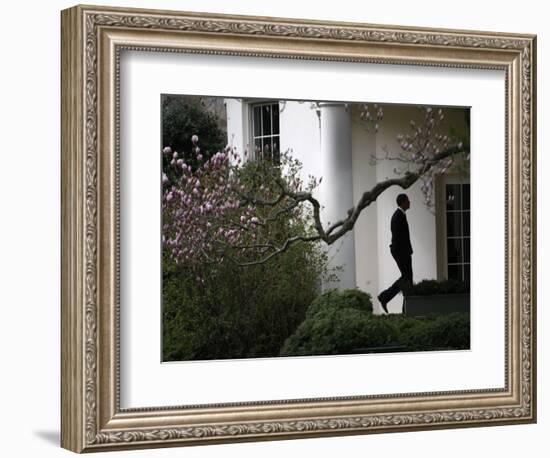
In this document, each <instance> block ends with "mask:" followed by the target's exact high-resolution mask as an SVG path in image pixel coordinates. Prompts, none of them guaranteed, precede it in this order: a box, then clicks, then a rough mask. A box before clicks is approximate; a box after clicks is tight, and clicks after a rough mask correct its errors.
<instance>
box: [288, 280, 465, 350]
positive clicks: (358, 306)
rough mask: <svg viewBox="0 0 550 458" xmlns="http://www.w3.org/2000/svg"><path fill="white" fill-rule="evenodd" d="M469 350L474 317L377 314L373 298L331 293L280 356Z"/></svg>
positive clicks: (313, 308) (318, 303)
mask: <svg viewBox="0 0 550 458" xmlns="http://www.w3.org/2000/svg"><path fill="white" fill-rule="evenodd" d="M384 347H386V348H388V349H389V348H390V347H391V349H392V350H394V349H396V348H398V349H402V350H403V351H428V350H442V349H467V348H469V347H470V317H469V314H467V313H465V314H464V313H463V314H453V315H447V316H439V317H433V318H428V319H416V318H410V317H406V316H403V315H373V314H372V303H371V301H370V296H369V295H368V294H366V293H362V292H361V291H358V290H347V291H334V290H333V291H329V292H327V293H325V294H323V295H321V296H319V297H318V298H317V299H316V300H315V301H313V303H312V304H311V306H310V308H309V309H308V311H307V313H306V318H305V320H304V321H303V322H302V323H301V324H300V326H298V329H297V330H296V332H295V333H294V334H293V335H292V336H290V337H289V338H288V339H287V340H286V341H285V343H284V345H283V347H282V348H281V352H280V355H281V356H306V355H334V354H351V353H361V352H365V351H380V352H383V351H384Z"/></svg>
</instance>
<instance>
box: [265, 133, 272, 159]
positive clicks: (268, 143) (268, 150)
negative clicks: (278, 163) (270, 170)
mask: <svg viewBox="0 0 550 458" xmlns="http://www.w3.org/2000/svg"><path fill="white" fill-rule="evenodd" d="M263 157H264V159H270V160H271V157H272V155H271V139H270V138H266V139H264V156H263Z"/></svg>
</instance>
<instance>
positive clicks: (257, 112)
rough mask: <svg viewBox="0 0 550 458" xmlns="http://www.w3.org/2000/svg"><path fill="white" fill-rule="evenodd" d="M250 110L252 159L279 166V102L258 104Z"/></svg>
mask: <svg viewBox="0 0 550 458" xmlns="http://www.w3.org/2000/svg"><path fill="white" fill-rule="evenodd" d="M251 108H252V143H253V145H254V157H256V158H260V159H269V160H271V161H273V162H274V163H275V164H279V162H280V149H279V148H280V142H279V138H280V134H279V102H266V103H258V104H254V105H252V106H251Z"/></svg>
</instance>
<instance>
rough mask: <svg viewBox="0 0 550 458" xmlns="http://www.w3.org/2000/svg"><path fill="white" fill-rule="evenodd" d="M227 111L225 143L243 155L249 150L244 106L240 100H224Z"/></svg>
mask: <svg viewBox="0 0 550 458" xmlns="http://www.w3.org/2000/svg"><path fill="white" fill-rule="evenodd" d="M225 106H226V110H227V143H228V144H230V145H232V146H233V147H235V148H237V151H238V152H239V154H241V155H242V154H243V152H244V151H245V150H247V149H248V148H249V145H248V140H245V138H246V135H247V126H246V124H247V121H246V110H245V107H246V105H245V104H244V103H243V102H242V100H241V99H225Z"/></svg>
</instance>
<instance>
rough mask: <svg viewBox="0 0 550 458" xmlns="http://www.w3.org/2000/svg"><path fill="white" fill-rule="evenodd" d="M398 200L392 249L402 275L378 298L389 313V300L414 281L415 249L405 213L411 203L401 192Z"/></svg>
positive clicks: (392, 219)
mask: <svg viewBox="0 0 550 458" xmlns="http://www.w3.org/2000/svg"><path fill="white" fill-rule="evenodd" d="M396 201H397V210H395V213H394V214H393V216H392V217H391V245H390V251H391V255H392V256H393V259H395V262H396V263H397V267H399V271H400V272H401V277H399V278H398V279H397V280H396V281H395V282H394V283H393V285H391V286H390V287H389V288H388V289H386V290H385V291H382V292H381V293H380V294H379V296H378V300H379V301H380V304H381V305H382V308H383V309H384V312H386V313H388V307H387V304H388V302H389V301H391V300H392V299H393V298H394V297H395V296H396V295H397V293H398V292H399V291H402V290H403V288H404V287H406V286H407V285H409V284H412V281H413V271H412V253H413V250H412V246H411V237H410V235H409V223H407V216H406V215H405V212H406V211H407V210H408V209H409V208H410V206H411V203H410V201H409V198H408V197H407V194H399V195H398V196H397V199H396Z"/></svg>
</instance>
